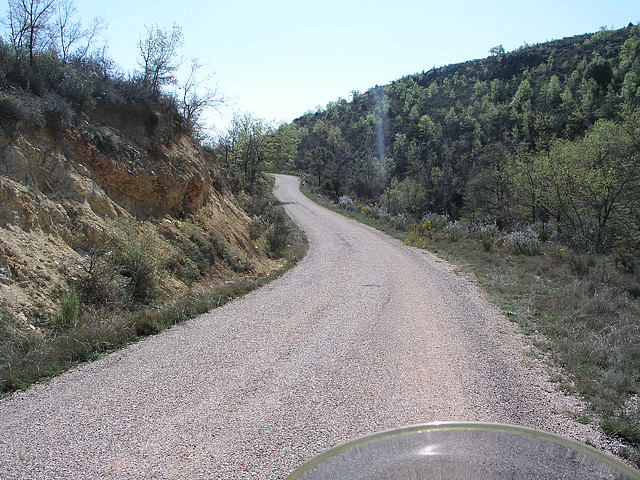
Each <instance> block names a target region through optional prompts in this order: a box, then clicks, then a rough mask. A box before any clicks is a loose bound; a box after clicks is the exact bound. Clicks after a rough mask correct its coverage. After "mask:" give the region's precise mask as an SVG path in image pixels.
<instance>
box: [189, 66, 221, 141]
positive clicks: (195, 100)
mask: <svg viewBox="0 0 640 480" xmlns="http://www.w3.org/2000/svg"><path fill="white" fill-rule="evenodd" d="M201 68H202V64H201V63H199V62H198V60H197V59H195V58H194V59H192V60H191V69H190V71H189V75H188V76H187V79H186V80H185V81H184V82H183V83H182V84H181V85H180V88H179V90H180V92H181V97H182V98H181V99H180V101H181V105H180V109H181V113H182V117H183V118H184V120H185V123H186V125H187V127H188V128H189V129H192V130H193V129H195V130H197V129H198V127H199V121H200V118H201V116H202V114H203V113H204V111H205V110H206V109H207V108H214V109H215V108H218V107H219V106H221V105H223V104H224V103H225V99H224V96H223V95H222V94H221V92H220V90H219V89H218V88H217V87H211V86H210V85H211V82H212V76H213V75H205V76H201V75H200V69H201ZM196 133H197V132H196Z"/></svg>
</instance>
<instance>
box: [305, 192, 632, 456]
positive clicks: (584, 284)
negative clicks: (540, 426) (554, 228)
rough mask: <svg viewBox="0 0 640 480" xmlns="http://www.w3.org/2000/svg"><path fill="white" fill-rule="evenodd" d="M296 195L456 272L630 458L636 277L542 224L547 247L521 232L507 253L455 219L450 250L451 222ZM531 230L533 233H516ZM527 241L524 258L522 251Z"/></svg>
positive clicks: (498, 236)
mask: <svg viewBox="0 0 640 480" xmlns="http://www.w3.org/2000/svg"><path fill="white" fill-rule="evenodd" d="M305 193H306V194H307V196H309V197H310V198H311V199H313V200H314V201H317V202H318V203H320V204H322V205H324V206H327V207H329V208H331V209H332V210H334V211H336V212H339V213H342V214H345V215H346V216H349V217H350V218H354V219H356V220H361V221H363V222H365V223H367V224H368V225H372V226H376V227H377V228H378V229H380V230H383V231H385V232H386V233H388V234H390V235H393V236H396V237H397V238H400V239H402V240H404V241H405V243H407V244H409V245H413V246H419V247H421V248H426V249H428V250H430V251H431V252H434V253H436V254H437V255H439V256H441V257H443V258H445V259H446V260H448V261H451V262H452V263H455V264H457V265H461V266H462V267H463V268H464V269H465V270H466V271H467V272H468V273H470V274H472V275H473V277H474V278H475V279H476V281H477V282H478V283H479V284H480V285H481V286H482V287H483V288H484V289H485V291H487V292H488V293H489V295H490V296H491V297H492V298H493V301H494V303H495V304H497V305H500V306H501V308H502V310H503V311H504V312H505V314H506V315H507V317H508V318H509V319H510V320H512V321H514V322H516V323H518V324H519V325H520V327H521V328H522V331H523V332H524V333H525V334H530V335H535V340H534V341H535V342H536V345H537V346H538V348H540V349H542V350H543V351H544V352H545V353H548V355H549V358H550V359H551V360H552V361H553V362H554V363H555V364H556V365H557V366H559V367H561V369H560V370H561V371H562V372H564V373H563V375H564V376H562V377H561V378H557V379H556V380H557V381H559V382H560V384H561V386H562V388H564V389H565V390H566V391H568V392H570V393H573V394H577V395H579V396H580V397H582V398H584V399H586V400H587V401H588V402H589V404H590V405H591V409H592V411H591V415H592V416H593V417H594V418H596V419H598V418H600V419H602V420H600V426H601V428H602V429H603V431H604V432H605V433H607V434H609V435H612V436H616V437H617V438H620V439H623V440H624V441H626V442H629V447H628V452H629V455H630V458H637V452H636V448H637V445H639V444H640V443H639V442H638V439H639V438H640V437H639V436H638V432H639V431H640V410H639V409H638V408H637V405H636V403H637V402H636V403H633V402H629V400H630V399H632V398H634V396H635V395H637V394H638V393H640V381H639V379H640V348H639V347H640V345H639V344H638V338H640V325H638V322H637V319H638V318H640V302H639V301H638V297H637V295H635V292H636V288H635V287H636V285H637V283H638V280H639V279H638V276H637V273H629V272H628V271H626V270H624V269H623V268H620V267H616V262H615V259H614V257H613V256H612V255H597V254H585V253H580V252H575V251H573V250H571V249H570V248H569V247H568V246H567V245H565V244H562V243H558V242H557V241H553V240H551V239H552V238H558V235H556V234H555V233H551V232H550V231H548V230H549V226H545V227H544V228H545V229H547V232H546V233H545V236H544V238H545V239H546V241H542V240H541V237H542V235H540V234H536V236H533V235H532V234H531V233H529V235H531V237H530V238H527V239H526V240H524V241H525V242H527V243H526V245H525V246H517V247H514V246H513V244H512V243H511V241H509V240H508V239H509V238H511V237H510V235H508V234H504V233H502V232H499V230H498V229H497V227H495V225H490V226H488V227H487V225H482V224H479V225H478V224H473V223H472V222H469V221H466V220H461V221H459V225H458V227H456V228H458V229H459V230H460V231H461V232H463V233H461V235H460V237H459V238H458V239H457V241H455V242H452V241H451V240H450V238H448V234H447V229H448V228H450V227H449V225H450V223H449V222H448V221H446V219H445V218H441V217H440V216H434V215H432V214H429V215H425V216H424V217H423V218H422V219H421V220H419V221H417V222H414V223H411V224H410V225H409V227H408V228H407V230H406V231H401V230H398V229H397V228H395V225H393V223H392V222H390V221H389V219H388V218H385V217H379V218H377V219H375V220H373V219H372V218H371V217H370V216H366V215H362V214H360V213H359V211H358V209H357V208H349V209H347V208H345V207H342V206H339V205H338V204H336V203H334V202H332V201H331V200H330V199H328V198H326V197H325V196H323V195H319V194H317V193H311V191H310V188H309V186H308V183H307V184H306V187H305ZM535 228H539V226H538V227H536V226H535V225H532V226H530V230H525V231H526V232H533V231H534V229H535ZM487 230H488V231H487ZM522 232H523V231H520V232H519V233H518V237H520V235H521V234H522ZM531 238H533V239H534V240H535V248H534V249H533V250H532V249H530V247H529V246H528V242H530V241H531ZM518 241H520V238H519V239H518ZM638 458H640V457H638Z"/></svg>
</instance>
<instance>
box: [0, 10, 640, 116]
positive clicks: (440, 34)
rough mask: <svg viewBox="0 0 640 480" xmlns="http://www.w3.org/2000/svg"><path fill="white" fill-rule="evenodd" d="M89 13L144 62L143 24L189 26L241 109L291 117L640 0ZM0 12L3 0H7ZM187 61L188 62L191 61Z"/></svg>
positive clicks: (588, 21)
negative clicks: (140, 48)
mask: <svg viewBox="0 0 640 480" xmlns="http://www.w3.org/2000/svg"><path fill="white" fill-rule="evenodd" d="M75 4H76V7H77V8H78V12H79V16H80V17H81V18H82V19H84V20H85V22H88V21H89V20H90V19H91V18H92V17H94V16H103V17H104V18H105V19H106V21H107V23H108V29H107V31H106V32H105V34H104V37H105V40H106V42H107V44H108V45H109V47H108V56H109V57H110V58H112V59H113V60H114V61H115V62H116V63H117V64H118V66H119V68H120V69H121V70H122V71H123V72H130V71H133V70H134V69H136V68H138V67H137V56H138V51H137V42H138V40H139V39H140V37H141V36H142V35H144V33H145V26H150V25H152V24H157V25H159V26H161V27H170V26H171V25H172V24H173V23H174V22H175V23H177V24H178V25H179V26H181V27H182V30H183V33H184V37H185V45H184V47H183V48H182V50H181V54H182V55H183V56H184V57H185V58H186V59H189V58H192V57H195V58H198V59H199V60H200V61H201V62H202V63H206V64H207V66H208V68H209V69H210V70H211V71H215V72H216V74H215V76H214V79H215V81H216V82H217V84H218V86H219V88H220V89H221V90H222V91H223V92H224V93H225V94H226V95H227V96H228V97H230V98H233V99H235V101H233V102H231V105H230V107H229V108H228V109H227V110H226V112H223V115H222V116H219V115H214V116H212V117H211V119H212V121H213V123H215V124H216V125H217V126H218V127H220V128H221V127H223V126H224V125H225V122H227V121H228V118H229V117H230V115H231V112H232V111H233V110H234V109H235V110H241V111H246V112H251V113H253V114H254V115H255V116H257V117H260V118H264V119H266V120H268V121H271V120H276V121H291V120H292V119H294V118H295V117H298V116H300V115H302V114H304V113H305V112H306V111H308V110H313V109H315V108H316V106H324V105H326V104H327V102H329V101H334V100H336V99H338V98H339V97H342V98H346V99H349V98H350V92H351V91H353V90H359V91H364V90H367V89H368V88H370V87H373V86H374V85H376V84H378V85H384V84H387V83H389V82H391V81H393V80H396V79H398V78H400V77H402V76H405V75H408V74H412V73H416V72H420V71H423V70H429V69H430V68H432V67H434V66H442V65H447V64H451V63H458V62H463V61H466V60H471V59H475V58H482V57H486V56H487V55H488V51H489V49H490V48H491V47H493V46H496V45H500V44H501V45H503V46H504V47H505V49H507V50H508V51H509V50H513V49H515V48H518V47H520V46H522V45H524V44H525V43H528V44H535V43H541V42H544V41H547V40H553V39H559V38H563V37H567V36H573V35H579V34H582V33H588V32H595V31H597V30H599V29H600V27H602V26H607V27H608V28H620V27H623V26H626V25H627V24H628V23H629V22H633V23H634V24H636V23H639V22H640V1H638V0H633V1H631V0H599V1H596V0H567V1H565V0H553V1H550V0H535V1H530V0H519V1H514V0H511V1H499V0H483V1H478V0H475V1H474V0H442V1H441V0H422V1H417V0H368V1H363V0H311V1H307V0H297V1H294V0H271V1H268V2H267V1H258V0H233V1H227V2H222V1H216V0H214V1H206V0H182V1H180V2H178V1H176V0H154V1H146V0H139V1H135V0H133V1H132V0H109V1H103V2H100V1H96V0H75ZM0 11H2V14H3V17H4V16H5V15H6V11H7V0H0ZM186 63H188V62H185V64H186Z"/></svg>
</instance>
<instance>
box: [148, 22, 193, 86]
mask: <svg viewBox="0 0 640 480" xmlns="http://www.w3.org/2000/svg"><path fill="white" fill-rule="evenodd" d="M183 43H184V37H183V35H182V29H181V28H180V27H179V26H178V25H177V24H175V23H174V24H173V26H172V27H171V29H170V30H169V29H165V28H160V27H158V26H157V25H153V26H151V27H147V35H146V37H144V38H142V39H140V41H139V42H138V49H139V50H140V66H141V67H142V68H143V69H144V70H143V73H142V75H143V76H142V85H143V86H144V87H146V88H148V89H149V90H150V91H151V92H152V93H153V94H154V95H157V94H158V93H160V88H161V87H163V86H164V85H171V84H175V83H176V81H177V80H176V77H175V72H176V70H178V67H179V66H180V60H179V58H178V49H179V48H180V47H182V45H183Z"/></svg>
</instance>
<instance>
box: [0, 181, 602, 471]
mask: <svg viewBox="0 0 640 480" xmlns="http://www.w3.org/2000/svg"><path fill="white" fill-rule="evenodd" d="M276 194H277V196H278V198H279V199H280V200H281V201H282V202H283V203H284V204H285V206H286V209H287V211H288V212H289V214H290V215H291V216H292V217H293V218H294V219H295V221H296V222H298V223H299V224H300V225H301V226H302V227H303V228H304V230H305V231H306V232H307V234H308V236H309V240H310V245H311V246H310V251H309V254H308V256H307V257H306V258H305V259H304V260H303V261H302V262H301V263H300V264H299V266H298V267H296V268H295V269H294V270H292V271H290V272H289V273H288V274H286V275H285V276H283V277H282V278H281V279H279V280H277V281H275V282H273V283H271V284H269V285H268V286H266V287H264V288H262V289H261V290H259V291H256V292H253V293H251V294H249V295H248V296H247V297H245V298H244V299H241V300H238V301H235V302H232V303H230V304H228V305H226V306H225V307H222V308H219V309H216V310H214V311H212V312H210V313H207V314H205V315H202V316H201V317H199V318H197V319H195V320H192V321H189V322H186V323H184V324H182V325H179V326H177V327H175V328H172V329H171V330H168V331H166V332H164V333H162V334H159V335H156V336H154V337H151V338H148V339H146V340H144V341H142V342H140V343H137V344H135V345H132V346H130V347H128V348H126V349H124V350H121V351H118V352H115V353H112V354H110V355H108V356H106V357H105V358H103V359H101V360H99V361H96V362H93V363H90V364H86V365H83V366H81V367H79V368H76V369H74V370H73V371H70V372H68V373H66V374H64V375H62V376H60V377H58V378H56V379H54V380H52V381H51V382H49V383H47V384H42V385H36V386H34V387H32V388H30V389H29V390H27V391H25V392H19V393H17V394H14V395H11V396H9V397H7V398H5V399H3V400H2V401H0V478H3V479H26V478H29V479H58V478H60V479H67V478H68V479H89V478H105V479H107V478H108V479H214V478H215V479H274V478H283V477H284V476H285V475H286V474H287V473H288V472H289V471H290V470H291V469H292V468H294V467H295V466H297V465H298V464H299V463H301V462H302V461H303V460H305V459H307V458H309V457H311V456H313V455H314V454H317V453H319V452H320V451H322V450H323V449H325V448H328V447H330V446H332V445H334V444H336V443H338V442H341V441H344V440H347V439H350V438H353V437H356V436H359V435H363V434H366V433H371V432H374V431H377V430H381V429H387V428H392V427H397V426H402V425H409V424H415V423H424V422H431V421H447V420H460V421H462V420H464V421H476V420H477V421H494V422H506V423H513V424H518V425H524V426H529V427H534V428H541V429H545V430H550V431H553V432H556V433H560V434H564V435H567V436H570V437H573V438H576V439H578V440H582V441H585V440H589V441H592V442H594V443H598V442H599V441H600V438H599V437H598V434H597V433H596V432H594V431H592V430H591V429H590V427H588V426H585V425H580V424H577V423H576V422H573V421H572V420H570V418H569V416H568V415H567V414H566V412H567V411H569V410H571V409H572V408H574V407H575V406H576V404H575V402H574V401H573V400H572V399H570V398H567V397H564V396H563V395H561V394H559V393H557V392H556V390H555V389H554V386H553V385H552V384H551V383H549V382H547V381H546V379H545V378H546V374H545V372H546V371H545V368H544V366H543V365H542V364H541V363H540V362H539V361H537V360H535V359H534V357H533V356H532V355H530V353H529V352H530V350H531V349H530V347H529V346H528V342H527V340H526V339H523V338H522V337H521V336H520V334H519V333H518V329H517V326H516V325H514V324H512V323H510V322H509V321H508V320H507V319H505V318H504V317H503V316H502V315H500V314H499V313H498V312H497V311H496V310H495V309H494V308H492V307H491V306H490V305H489V304H488V303H487V301H486V300H485V299H484V298H483V297H482V295H481V294H480V293H479V291H478V290H477V288H476V287H474V286H473V285H472V284H470V283H469V282H468V281H467V280H465V279H464V278H463V277H462V276H461V275H459V274H457V273H456V271H455V269H454V268H453V267H452V266H450V265H449V264H447V263H445V262H443V261H441V260H438V259H437V258H436V257H434V256H432V255H430V254H428V253H426V252H424V251H421V250H418V249H415V248H410V247H407V246H404V245H402V244H401V243H400V242H398V241H397V240H394V239H391V238H389V237H387V236H385V235H383V234H381V233H378V232H376V231H374V230H372V229H370V228H368V227H365V226H362V225H359V224H357V223H354V222H352V221H350V220H347V219H344V218H343V217H341V216H339V215H337V214H334V213H332V212H329V211H327V210H325V209H323V208H321V207H319V206H317V205H315V204H313V203H312V202H310V201H309V200H307V199H306V198H305V197H303V196H302V195H301V194H300V192H299V190H298V181H297V179H295V178H293V177H286V176H278V177H277V185H276Z"/></svg>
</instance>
